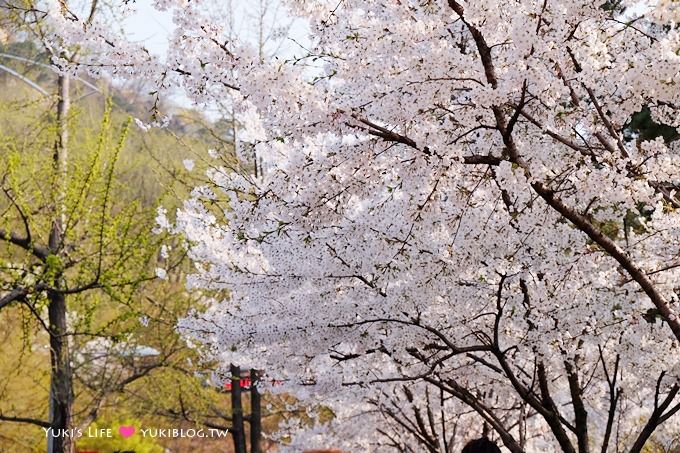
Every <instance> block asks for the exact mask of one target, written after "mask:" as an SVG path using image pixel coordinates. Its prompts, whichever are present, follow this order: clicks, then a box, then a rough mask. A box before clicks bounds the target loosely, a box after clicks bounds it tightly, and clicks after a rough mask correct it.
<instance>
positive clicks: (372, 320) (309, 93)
mask: <svg viewBox="0 0 680 453" xmlns="http://www.w3.org/2000/svg"><path fill="white" fill-rule="evenodd" d="M157 3H158V6H159V7H162V8H167V9H172V10H174V11H175V19H176V21H177V30H176V35H175V36H174V37H173V38H172V39H173V42H172V44H171V46H170V49H171V50H170V53H169V55H168V56H167V57H166V59H165V61H163V62H154V61H153V59H151V57H148V58H147V57H145V56H144V54H145V53H144V52H143V51H141V52H140V51H139V50H138V49H135V48H134V47H133V48H132V50H129V53H127V54H124V55H121V56H120V57H116V58H118V59H119V61H126V62H128V61H129V65H127V64H128V63H126V65H127V66H125V67H126V68H127V69H126V70H127V71H128V73H129V75H130V76H131V77H142V76H143V77H150V78H151V79H152V80H156V81H158V83H159V84H160V85H161V86H160V89H161V91H160V93H162V92H163V91H162V90H165V89H170V88H177V87H179V88H182V89H184V90H185V92H186V93H187V94H188V95H189V96H190V97H191V98H192V99H193V100H194V101H195V102H196V103H197V104H199V105H210V104H211V103H212V102H217V101H219V100H221V99H224V98H225V97H227V96H232V97H234V99H235V105H234V108H235V109H236V111H237V113H238V115H240V116H239V117H240V118H241V119H242V124H243V125H244V126H243V127H244V131H243V133H245V134H247V136H248V137H249V139H250V140H251V141H252V147H253V149H254V151H255V153H256V154H257V156H258V157H259V159H261V161H262V166H261V168H260V171H259V173H258V174H257V176H255V175H253V173H252V171H250V167H249V166H248V165H249V163H248V162H244V164H243V165H242V166H239V167H238V168H234V167H229V166H227V165H226V164H225V165H222V162H223V161H221V160H219V159H216V160H215V166H214V168H212V169H211V170H210V172H209V173H208V175H207V176H208V182H207V183H206V185H205V186H202V187H198V188H196V189H195V190H194V192H193V193H192V196H191V198H190V199H189V200H187V201H186V203H185V204H184V207H183V208H182V209H181V210H179V211H178V212H177V213H173V215H172V216H170V219H167V218H166V217H165V216H164V215H162V216H161V219H160V220H161V222H162V226H164V227H165V228H167V229H169V230H172V231H174V232H176V233H178V234H181V235H183V236H184V237H185V238H186V240H187V244H188V249H189V254H190V256H191V258H192V260H194V262H195V263H196V270H195V273H194V274H193V275H192V276H191V277H190V278H189V281H188V287H189V288H190V289H191V290H195V291H205V292H206V293H209V294H213V295H215V294H218V295H219V294H222V295H223V297H219V296H214V299H213V302H212V303H211V305H210V306H209V308H208V309H207V311H205V312H200V313H195V314H194V315H193V316H192V317H190V318H188V319H186V320H185V321H184V322H183V324H182V326H181V327H182V329H183V331H185V332H187V334H188V335H191V336H192V337H194V338H197V339H199V340H201V341H202V342H203V343H204V344H205V345H207V346H208V350H209V352H210V354H211V357H212V358H217V359H219V361H220V362H221V363H222V364H224V366H225V368H226V367H228V365H229V364H230V363H237V364H239V365H240V366H241V367H253V368H257V369H262V370H265V371H266V372H267V374H268V376H271V377H272V378H275V379H279V380H283V381H285V382H286V385H285V386H283V387H282V388H281V390H282V391H286V392H291V393H293V394H295V395H297V396H298V397H300V398H302V399H303V400H307V401H310V402H313V403H314V404H322V405H325V406H327V407H328V408H331V409H332V410H333V411H334V414H335V417H334V418H333V420H332V422H331V423H330V424H329V425H328V426H326V427H325V428H324V427H323V426H317V427H315V428H314V429H312V428H309V429H307V430H305V431H304V432H300V433H299V434H298V436H297V437H294V438H293V443H292V444H290V445H289V448H290V449H291V451H299V450H295V449H296V448H299V445H302V444H305V445H309V444H310V443H318V444H319V445H321V444H324V443H327V442H328V439H329V436H331V437H332V436H333V435H334V436H335V440H334V442H335V443H336V445H338V446H342V447H344V448H347V449H349V450H352V449H354V450H355V451H371V450H375V451H385V450H384V449H386V448H387V447H388V446H390V445H391V446H393V447H395V448H400V447H399V446H401V448H403V446H404V445H411V446H412V447H411V448H414V449H415V451H426V449H423V450H421V449H420V448H419V447H417V445H421V446H422V445H428V446H427V451H442V452H443V451H449V450H450V451H453V448H454V447H453V444H452V443H451V442H452V441H454V440H455V439H460V438H466V437H467V438H469V437H474V435H476V434H479V433H480V432H481V430H482V425H483V424H485V425H486V426H487V427H488V428H489V429H490V431H491V432H492V433H493V434H492V437H494V438H495V439H497V440H498V441H499V443H502V444H504V445H505V447H506V448H508V450H509V451H532V450H533V451H557V450H562V451H573V452H576V451H578V452H579V453H585V452H587V451H589V450H590V449H592V450H598V451H599V450H601V449H602V447H603V446H604V450H603V451H619V450H623V449H625V450H626V451H640V450H639V448H641V444H640V442H642V444H644V442H652V440H654V441H657V442H661V443H665V444H664V445H668V444H669V443H670V442H673V441H674V439H676V440H677V438H678V437H677V436H678V435H680V429H678V426H680V419H678V415H675V416H674V414H675V412H674V410H676V411H677V410H678V408H680V406H678V404H679V403H680V397H678V398H676V394H677V393H678V384H679V380H680V349H679V346H680V320H679V319H678V313H679V312H680V302H679V293H680V283H679V282H680V201H679V199H678V197H677V196H676V190H677V189H676V188H677V187H680V147H679V145H678V141H676V140H675V136H674V135H673V133H675V134H677V132H675V130H674V129H673V128H675V127H677V126H679V125H680V120H679V119H678V118H680V117H679V115H678V106H680V88H679V87H680V56H679V54H680V33H679V29H678V24H677V23H676V21H677V20H678V11H677V7H675V6H674V5H673V2H668V1H666V2H651V1H647V2H627V1H621V2H619V1H609V2H606V3H605V2H603V4H598V2H588V1H575V0H561V1H551V0H517V1H514V2H506V1H487V2H471V1H470V2H464V1H462V0H448V1H444V0H439V1H409V0H391V1H387V2H384V1H368V0H362V1H356V0H342V1H337V0H332V1H313V2H312V1H304V0H300V1H291V2H289V5H288V6H289V7H290V14H292V15H299V16H301V17H304V18H306V19H307V20H308V21H309V27H310V30H311V35H312V36H311V45H310V46H309V48H308V49H304V50H300V51H299V53H300V55H299V56H298V57H297V58H291V59H288V60H282V59H278V60H277V59H274V60H272V61H264V62H263V61H261V60H260V59H259V58H258V56H257V53H256V52H255V51H254V50H253V49H251V48H249V47H248V46H247V45H246V44H244V43H239V42H235V41H227V40H225V38H224V30H223V29H222V27H221V26H220V21H219V20H216V19H215V18H214V17H210V15H209V14H207V13H205V12H204V11H205V9H204V5H205V3H206V2H205V1H190V2H189V1H169V0H166V1H163V2H157ZM624 7H625V8H624ZM101 35H102V36H105V34H104V33H101ZM71 38H72V39H73V40H72V41H69V39H71ZM62 39H64V43H65V44H64V45H72V44H73V42H75V41H77V40H80V39H82V40H85V41H87V42H88V43H89V42H91V43H95V42H97V41H98V40H101V39H102V37H101V36H92V35H91V34H89V33H84V35H83V36H80V35H78V33H74V34H73V36H72V37H69V36H66V37H62ZM107 39H108V38H107ZM114 44H115V46H116V48H117V49H120V50H116V52H118V51H120V52H128V51H127V50H124V49H127V48H126V47H124V45H123V44H122V43H118V42H114ZM93 45H94V44H93ZM101 46H104V47H105V46H106V44H101ZM136 52H137V53H136ZM105 53H106V52H103V53H102V52H101V48H100V49H99V53H97V52H93V53H92V55H95V54H97V55H101V54H105ZM83 58H86V57H83ZM119 74H122V71H121V72H120V73H119ZM644 111H647V112H649V116H648V118H649V122H648V123H647V124H648V125H649V124H650V123H651V124H653V125H656V126H659V125H665V127H666V130H667V131H669V130H670V131H672V133H670V132H669V134H667V135H665V136H656V137H648V136H647V135H645V134H644V132H645V131H644V130H640V129H636V128H635V125H634V124H633V123H631V119H632V118H633V117H634V115H635V114H636V113H638V112H644ZM405 389H406V390H405ZM404 392H407V393H408V392H410V396H408V395H406V394H405V393H404ZM666 403H667V404H666ZM390 407H392V408H393V409H390ZM418 407H420V409H419V410H416V409H414V408H418ZM394 408H396V409H394ZM428 408H430V409H431V410H430V411H429V412H431V413H432V416H431V417H428V415H429V414H428ZM399 409H401V412H400V410H399ZM416 413H420V416H416V415H415V414H416ZM419 417H420V418H421V419H422V420H426V421H425V422H424V423H422V426H421V424H420V423H418V420H417V419H418V418H419ZM399 418H402V419H404V420H407V421H406V422H404V423H406V424H407V425H408V426H409V427H410V429H406V428H405V427H404V425H401V424H398V423H397V424H395V423H396V422H395V420H396V419H399ZM429 418H431V421H430V422H428V421H427V420H428V419H429ZM386 420H387V421H390V422H389V423H388V422H387V421H386ZM409 420H410V421H409ZM458 422H460V423H459V424H458V425H456V423H458ZM444 425H446V426H448V428H446V429H445V428H440V426H444ZM454 425H456V426H459V428H458V429H459V431H458V432H453V431H452V430H453V426H454ZM460 426H464V427H465V429H466V430H467V431H466V432H461V431H460V430H461V429H463V428H460ZM423 430H424V431H426V432H428V433H427V435H425V434H423V433H422V432H421V431H423ZM461 436H462V437H461ZM454 443H455V442H454ZM434 445H436V448H438V450H431V449H430V448H435V447H434ZM455 448H458V447H455ZM636 448H637V450H636ZM404 451H408V450H404Z"/></svg>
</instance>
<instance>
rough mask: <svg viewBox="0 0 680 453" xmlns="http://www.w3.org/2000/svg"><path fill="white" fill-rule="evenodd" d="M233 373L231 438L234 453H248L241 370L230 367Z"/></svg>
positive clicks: (234, 366) (233, 366)
mask: <svg viewBox="0 0 680 453" xmlns="http://www.w3.org/2000/svg"><path fill="white" fill-rule="evenodd" d="M229 371H231V418H232V429H231V436H232V438H233V439H234V452H235V453H246V433H245V430H244V429H243V406H242V404H241V369H240V368H239V367H237V366H236V365H233V364H232V365H230V366H229Z"/></svg>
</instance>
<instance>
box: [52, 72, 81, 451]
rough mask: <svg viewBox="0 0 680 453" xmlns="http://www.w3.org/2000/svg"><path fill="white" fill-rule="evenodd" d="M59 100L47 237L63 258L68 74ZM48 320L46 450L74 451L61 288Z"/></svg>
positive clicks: (58, 282) (58, 278) (57, 284)
mask: <svg viewBox="0 0 680 453" xmlns="http://www.w3.org/2000/svg"><path fill="white" fill-rule="evenodd" d="M58 90H59V91H58V94H59V100H58V104H57V137H56V140H55V142H54V157H53V165H54V171H55V176H56V177H55V186H54V188H53V190H54V191H55V197H54V214H53V215H54V218H53V220H52V227H51V229H50V237H49V241H48V247H49V253H50V255H53V256H55V257H56V258H57V259H56V260H55V262H54V264H52V265H56V266H58V261H60V259H61V258H62V252H61V251H62V250H63V241H64V231H63V229H64V221H65V219H64V200H65V197H66V177H67V171H68V124H67V122H68V112H69V77H68V76H66V75H61V76H59V80H58ZM54 271H55V272H56V275H55V276H54V281H53V282H51V283H52V286H53V287H54V288H55V289H57V290H59V289H61V288H62V287H63V276H62V275H61V274H60V272H59V270H58V269H55V270H54ZM47 298H48V301H49V306H48V316H49V319H48V324H49V335H50V363H51V376H50V402H49V403H50V409H49V410H50V413H49V422H50V427H51V428H52V433H51V435H50V436H48V442H47V453H72V452H73V451H74V447H75V445H74V442H73V438H72V436H71V435H70V433H69V429H70V428H71V427H72V419H71V415H72V414H71V411H72V407H73V373H72V371H71V351H70V348H69V337H68V331H67V328H68V326H67V324H66V313H67V307H66V297H65V295H64V294H63V293H60V292H59V291H49V292H48V294H47Z"/></svg>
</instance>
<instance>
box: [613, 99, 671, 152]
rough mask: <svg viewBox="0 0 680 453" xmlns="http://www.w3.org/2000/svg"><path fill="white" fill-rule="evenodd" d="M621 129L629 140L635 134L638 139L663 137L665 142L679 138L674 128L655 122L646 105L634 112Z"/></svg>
mask: <svg viewBox="0 0 680 453" xmlns="http://www.w3.org/2000/svg"><path fill="white" fill-rule="evenodd" d="M623 131H624V137H625V138H626V139H627V140H631V139H632V138H633V136H635V135H637V137H638V139H639V140H640V141H646V140H654V139H656V138H658V137H663V139H664V141H665V142H666V143H670V142H672V141H675V140H677V139H678V138H680V134H678V130H677V129H676V128H674V127H672V126H669V125H667V124H659V123H657V122H655V121H654V120H653V119H652V112H651V110H650V109H649V107H648V106H644V107H642V110H640V111H639V112H636V113H634V114H633V116H632V117H631V119H630V121H629V122H628V123H627V124H626V125H625V126H624V128H623Z"/></svg>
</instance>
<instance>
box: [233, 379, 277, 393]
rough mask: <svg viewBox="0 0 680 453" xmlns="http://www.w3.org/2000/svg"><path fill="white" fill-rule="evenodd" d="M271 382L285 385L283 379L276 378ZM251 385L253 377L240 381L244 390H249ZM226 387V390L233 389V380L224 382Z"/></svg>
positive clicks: (240, 385)
mask: <svg viewBox="0 0 680 453" xmlns="http://www.w3.org/2000/svg"><path fill="white" fill-rule="evenodd" d="M271 384H272V385H283V381H277V380H276V379H272V380H271ZM250 385H251V379H250V378H249V377H244V378H241V380H240V381H239V387H241V388H242V389H244V390H249V389H250ZM224 389H225V390H231V380H228V381H225V382H224Z"/></svg>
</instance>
